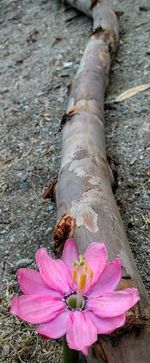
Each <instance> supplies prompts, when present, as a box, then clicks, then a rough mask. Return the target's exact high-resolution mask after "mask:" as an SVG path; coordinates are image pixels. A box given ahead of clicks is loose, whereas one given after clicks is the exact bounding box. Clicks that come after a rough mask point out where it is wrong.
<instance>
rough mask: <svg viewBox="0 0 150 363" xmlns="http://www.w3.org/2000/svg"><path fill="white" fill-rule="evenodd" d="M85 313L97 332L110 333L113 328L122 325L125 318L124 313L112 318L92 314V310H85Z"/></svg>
mask: <svg viewBox="0 0 150 363" xmlns="http://www.w3.org/2000/svg"><path fill="white" fill-rule="evenodd" d="M87 315H88V317H89V318H90V319H91V320H92V322H93V324H94V325H95V327H96V329H97V334H110V333H112V332H113V331H114V330H115V329H117V328H120V327H121V326H123V325H124V324H125V320H126V316H125V314H122V315H119V316H115V317H114V318H100V317H98V316H96V315H95V314H93V312H90V311H87Z"/></svg>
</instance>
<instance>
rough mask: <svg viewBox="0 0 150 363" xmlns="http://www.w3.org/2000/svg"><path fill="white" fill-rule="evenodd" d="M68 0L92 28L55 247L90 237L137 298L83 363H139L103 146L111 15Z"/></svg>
mask: <svg viewBox="0 0 150 363" xmlns="http://www.w3.org/2000/svg"><path fill="white" fill-rule="evenodd" d="M67 3H69V4H70V5H72V6H74V7H76V8H77V9H78V10H81V11H83V12H84V13H85V14H87V15H88V16H92V18H93V33H92V34H91V36H90V39H89V41H88V44H87V47H86V49H85V52H84V55H83V57H82V60H81V63H80V66H79V69H78V72H77V75H76V77H75V80H74V82H73V85H72V88H71V93H70V97H69V101H68V107H67V111H66V114H65V115H64V117H63V120H62V128H63V141H62V159H61V167H60V172H59V176H58V181H57V185H56V202H57V215H58V222H57V225H56V227H55V230H54V239H55V247H56V248H59V247H62V246H63V243H64V241H65V240H66V238H68V237H73V238H74V239H75V241H76V242H77V245H78V248H79V251H80V253H82V252H84V251H85V249H86V248H87V246H88V244H89V243H91V242H92V241H103V242H104V243H105V245H106V247H107V250H108V254H109V259H110V260H111V259H113V258H114V257H116V256H120V257H121V259H122V265H123V271H122V282H121V286H120V288H123V287H131V286H135V287H138V289H139V291H140V295H141V299H140V302H139V304H138V306H136V308H134V309H132V311H130V312H129V313H128V315H127V322H126V325H125V327H124V328H123V329H121V330H119V331H116V332H114V334H111V335H110V336H107V337H106V336H105V337H104V336H103V337H100V338H99V341H98V343H96V344H95V345H94V346H93V349H92V351H91V352H90V354H89V356H88V358H87V361H88V362H90V363H91V362H111V363H119V362H121V363H125V362H128V363H131V362H132V363H134V362H136V363H145V362H147V356H148V355H147V354H148V353H147V349H148V337H149V329H148V326H149V325H148V319H149V310H148V298H147V294H146V291H145V289H144V286H143V283H142V281H141V278H140V276H139V273H138V270H137V268H136V265H135V262H134V260H133V256H132V253H131V250H130V247H129V244H128V241H127V237H126V233H125V230H124V226H123V223H122V220H121V217H120V214H119V211H118V208H117V205H116V202H115V200H114V196H113V193H112V183H113V173H112V171H111V168H110V166H109V164H108V161H107V155H106V149H105V136H104V112H103V111H104V94H105V90H106V87H107V85H108V80H109V70H110V64H111V58H112V56H113V54H114V53H115V50H116V48H117V44H118V39H119V30H118V17H117V15H116V13H115V12H114V10H113V8H112V5H111V3H110V1H107V0H103V1H99V0H98V1H90V0H87V1H86V0H67ZM137 333H138V336H137Z"/></svg>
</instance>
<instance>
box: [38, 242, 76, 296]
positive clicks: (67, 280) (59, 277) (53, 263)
mask: <svg viewBox="0 0 150 363" xmlns="http://www.w3.org/2000/svg"><path fill="white" fill-rule="evenodd" d="M36 263H37V265H38V267H39V270H40V274H41V276H42V279H43V280H44V281H45V283H46V284H47V285H48V286H49V287H50V288H51V289H54V290H57V291H60V292H62V293H67V292H68V291H70V288H71V287H72V281H71V275H70V273H69V271H68V269H67V267H66V265H65V264H64V262H63V261H62V260H60V259H57V260H55V259H54V258H52V257H51V256H49V255H48V252H47V250H46V248H44V247H43V248H40V249H39V250H38V251H37V253H36Z"/></svg>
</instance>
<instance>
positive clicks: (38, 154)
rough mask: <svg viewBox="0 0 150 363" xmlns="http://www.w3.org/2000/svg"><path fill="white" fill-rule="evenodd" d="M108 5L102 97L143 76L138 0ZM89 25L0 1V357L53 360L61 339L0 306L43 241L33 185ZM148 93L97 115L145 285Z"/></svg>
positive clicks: (54, 139) (50, 167) (45, 215)
mask: <svg viewBox="0 0 150 363" xmlns="http://www.w3.org/2000/svg"><path fill="white" fill-rule="evenodd" d="M115 3H116V7H117V9H120V10H122V11H123V15H122V16H121V18H120V27H121V29H120V45H119V50H118V53H117V55H116V58H115V61H114V63H113V66H112V71H111V74H110V86H109V88H108V92H107V98H106V101H107V102H112V101H113V100H114V99H115V97H116V96H117V95H119V94H120V93H122V92H123V91H125V90H126V89H128V88H130V87H134V86H137V85H140V84H144V83H147V82H148V77H149V74H150V73H149V68H150V64H149V57H150V48H149V46H150V45H149V36H150V34H149V30H150V29H149V23H150V6H149V5H148V1H147V2H146V1H142V3H141V0H128V1H127V0H126V1H122V2H120V1H119V0H118V1H115ZM91 25H92V24H91V21H90V20H89V19H87V18H86V17H85V16H83V15H82V14H79V13H78V12H77V11H75V10H72V9H70V10H67V9H65V8H64V6H63V5H62V4H61V3H60V2H59V1H54V0H49V1H48V0H16V1H15V0H1V1H0V62H1V66H0V115H1V116H0V119H1V135H2V137H1V181H0V187H1V195H2V197H1V257H0V269H1V273H2V278H1V280H2V288H1V302H2V303H1V328H0V329H1V333H2V334H1V341H0V343H1V350H2V353H1V357H2V360H1V362H2V363H7V362H9V363H16V362H17V363H19V362H21V363H28V362H33V363H35V362H36V363H37V362H40V363H41V362H43V363H46V362H48V361H49V362H51V363H54V362H55V363H57V362H60V361H61V342H60V341H58V342H50V341H43V340H42V339H41V338H40V337H38V336H37V335H36V334H35V333H34V328H33V327H32V326H31V327H30V328H28V325H26V324H24V323H23V322H20V321H19V320H18V319H16V318H13V317H10V316H9V313H8V306H9V303H10V299H11V297H12V295H13V294H14V293H16V292H18V287H17V283H16V276H15V274H16V270H17V268H19V267H25V266H29V267H35V264H34V254H35V251H36V250H37V249H38V248H39V246H41V245H44V246H47V247H49V246H50V242H51V241H52V231H53V227H54V224H55V218H56V214H55V212H56V211H55V205H54V204H52V203H51V202H49V201H47V200H43V199H42V196H41V192H42V189H43V187H44V186H45V185H47V184H48V182H49V180H50V179H51V178H52V177H53V176H55V175H56V174H57V172H58V170H59V164H60V148H61V133H60V132H58V130H59V123H60V120H61V117H62V115H63V112H64V110H65V104H66V101H67V87H68V85H69V84H70V82H71V80H72V79H73V77H74V75H75V73H76V70H77V68H78V65H79V62H80V59H81V57H82V54H83V51H84V48H85V45H86V43H87V40H88V34H89V32H90V30H91ZM149 100H150V93H149V90H146V91H144V92H143V93H139V94H138V95H136V96H134V97H132V98H130V99H128V100H126V101H124V102H122V103H119V104H117V105H116V107H115V108H112V109H107V108H106V114H105V119H106V141H107V150H108V154H109V155H110V156H111V157H112V158H113V159H114V160H115V161H116V163H117V169H118V188H117V191H116V194H115V197H116V201H117V203H118V206H119V208H120V212H121V215H122V218H123V221H124V224H125V227H126V231H127V235H128V238H129V242H130V246H131V249H132V251H133V254H134V257H135V260H136V263H137V266H138V269H139V272H140V274H141V277H142V279H143V281H144V284H145V286H146V288H147V289H148V288H149V279H148V267H149V266H148V261H149V259H148V256H149V244H148V225H149V222H150V216H149V209H150V206H149V205H148V195H149V189H148V182H149V167H148V161H149V160H148V150H149V144H148V142H149V136H148V121H149V107H148V105H149V104H150V102H149Z"/></svg>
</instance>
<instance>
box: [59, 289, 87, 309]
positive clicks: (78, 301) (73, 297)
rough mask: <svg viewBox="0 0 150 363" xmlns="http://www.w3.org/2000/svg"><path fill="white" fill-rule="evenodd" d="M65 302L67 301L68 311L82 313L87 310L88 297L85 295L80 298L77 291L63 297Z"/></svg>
mask: <svg viewBox="0 0 150 363" xmlns="http://www.w3.org/2000/svg"><path fill="white" fill-rule="evenodd" d="M63 301H65V303H66V306H67V309H69V310H72V311H75V310H79V311H82V310H84V309H85V308H86V303H87V297H86V296H84V295H83V296H80V295H78V294H77V293H76V291H74V292H72V293H70V294H68V295H65V296H64V297H63Z"/></svg>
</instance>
